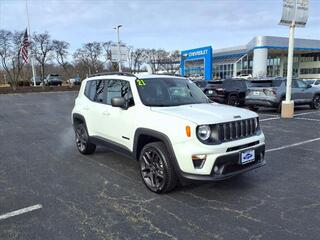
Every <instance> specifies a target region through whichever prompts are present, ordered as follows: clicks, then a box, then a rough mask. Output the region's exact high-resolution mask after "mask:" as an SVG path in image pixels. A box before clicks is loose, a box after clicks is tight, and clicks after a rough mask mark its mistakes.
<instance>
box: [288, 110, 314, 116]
mask: <svg viewBox="0 0 320 240" xmlns="http://www.w3.org/2000/svg"><path fill="white" fill-rule="evenodd" d="M314 113H319V111H312V112H304V113H297V114H294V115H293V116H295V117H296V116H303V115H308V114H314Z"/></svg>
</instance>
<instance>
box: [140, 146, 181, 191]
mask: <svg viewBox="0 0 320 240" xmlns="http://www.w3.org/2000/svg"><path fill="white" fill-rule="evenodd" d="M139 162H140V173H141V177H142V180H143V182H144V184H145V185H146V186H147V188H149V189H150V190H151V191H152V192H155V193H165V192H168V191H170V190H172V189H173V188H174V187H175V186H176V185H177V176H176V173H175V170H174V168H173V165H172V163H171V160H170V154H169V152H168V150H167V148H166V146H165V145H164V144H163V143H162V142H153V143H149V144H147V145H145V146H144V147H143V149H142V151H141V153H140V158H139Z"/></svg>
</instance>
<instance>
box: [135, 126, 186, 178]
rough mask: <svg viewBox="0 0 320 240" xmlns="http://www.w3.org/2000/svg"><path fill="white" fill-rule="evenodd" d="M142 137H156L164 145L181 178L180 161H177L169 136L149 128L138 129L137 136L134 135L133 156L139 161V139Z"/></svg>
mask: <svg viewBox="0 0 320 240" xmlns="http://www.w3.org/2000/svg"><path fill="white" fill-rule="evenodd" d="M141 135H146V136H149V137H154V138H157V139H159V140H160V141H161V142H163V143H164V145H165V146H166V148H167V150H168V152H169V154H170V157H171V160H172V164H173V167H174V170H175V171H176V173H177V174H178V175H179V176H180V173H181V169H180V167H179V164H178V161H177V159H176V155H175V153H174V150H173V147H172V143H171V141H170V139H169V137H168V136H167V135H165V134H164V133H162V132H158V131H155V130H152V129H149V128H137V130H136V132H135V134H134V142H133V156H135V158H136V159H137V160H139V154H140V152H139V151H138V147H139V146H138V142H139V138H140V136H141Z"/></svg>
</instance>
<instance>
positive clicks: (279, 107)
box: [277, 101, 282, 113]
mask: <svg viewBox="0 0 320 240" xmlns="http://www.w3.org/2000/svg"><path fill="white" fill-rule="evenodd" d="M281 110H282V101H281V102H280V103H279V105H278V107H277V113H281Z"/></svg>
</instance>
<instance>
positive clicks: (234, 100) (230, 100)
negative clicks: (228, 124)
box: [227, 95, 240, 107]
mask: <svg viewBox="0 0 320 240" xmlns="http://www.w3.org/2000/svg"><path fill="white" fill-rule="evenodd" d="M227 104H228V105H230V106H235V107H237V106H239V105H240V102H239V98H238V96H236V95H230V96H229V97H228V99H227Z"/></svg>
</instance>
